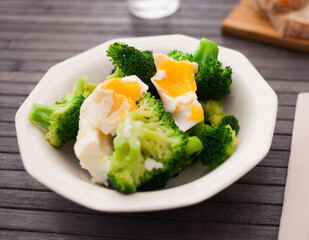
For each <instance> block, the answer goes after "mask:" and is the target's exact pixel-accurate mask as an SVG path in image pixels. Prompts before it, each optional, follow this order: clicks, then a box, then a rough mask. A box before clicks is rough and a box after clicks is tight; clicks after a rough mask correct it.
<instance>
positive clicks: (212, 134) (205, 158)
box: [190, 123, 237, 168]
mask: <svg viewBox="0 0 309 240" xmlns="http://www.w3.org/2000/svg"><path fill="white" fill-rule="evenodd" d="M190 134H192V135H195V136H197V137H198V138H199V139H200V140H201V142H202V143H203V146H204V149H203V150H202V151H201V152H200V154H199V155H198V159H199V160H200V161H201V162H202V164H203V165H205V166H207V167H210V168H216V167H217V166H219V165H220V164H221V163H223V162H224V161H225V160H226V159H228V158H229V157H230V156H231V155H232V153H233V152H234V149H235V147H236V145H237V137H236V133H235V131H234V130H233V129H232V128H231V127H230V125H225V126H219V127H211V126H209V125H207V124H203V123H200V124H197V125H195V126H194V127H193V128H192V129H190Z"/></svg>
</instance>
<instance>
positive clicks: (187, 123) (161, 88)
mask: <svg viewBox="0 0 309 240" xmlns="http://www.w3.org/2000/svg"><path fill="white" fill-rule="evenodd" d="M153 57H154V60H155V64H156V68H157V72H156V74H155V76H153V77H152V79H151V81H152V83H153V84H154V86H155V87H156V89H157V91H158V93H159V95H160V98H161V100H162V104H163V107H164V109H165V111H167V112H170V113H172V116H173V119H174V120H175V123H176V125H177V126H178V127H179V129H180V130H181V131H186V130H188V129H190V128H191V127H193V126H194V125H195V124H197V123H199V122H201V121H202V120H203V119H204V112H203V108H202V106H201V104H200V103H199V101H198V100H197V95H196V89H197V88H196V82H195V77H194V75H195V73H196V72H197V71H198V64H197V63H195V62H189V61H180V62H177V61H175V60H173V59H171V58H169V57H168V56H167V55H165V54H162V53H154V54H153Z"/></svg>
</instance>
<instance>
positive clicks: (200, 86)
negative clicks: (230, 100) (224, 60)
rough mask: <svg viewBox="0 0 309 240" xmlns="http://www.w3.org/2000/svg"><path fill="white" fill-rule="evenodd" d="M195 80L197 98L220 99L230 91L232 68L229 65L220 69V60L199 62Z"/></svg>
mask: <svg viewBox="0 0 309 240" xmlns="http://www.w3.org/2000/svg"><path fill="white" fill-rule="evenodd" d="M195 81H196V85H197V91H196V93H197V96H198V98H199V100H209V99H213V100H220V99H222V98H223V97H224V96H225V95H227V94H229V93H230V85H231V83H232V69H231V68H230V67H226V68H224V69H222V64H221V62H219V61H218V60H209V61H208V62H206V63H205V64H199V70H198V73H197V74H196V75H195Z"/></svg>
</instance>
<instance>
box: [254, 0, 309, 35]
mask: <svg viewBox="0 0 309 240" xmlns="http://www.w3.org/2000/svg"><path fill="white" fill-rule="evenodd" d="M251 2H252V5H253V7H254V8H255V9H256V10H259V11H264V12H265V13H266V14H267V16H268V17H269V19H270V21H271V23H272V24H273V26H274V27H275V28H276V30H277V31H278V32H279V34H280V35H282V36H287V37H295V38H304V39H309V0H251Z"/></svg>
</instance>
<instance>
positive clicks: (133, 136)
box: [108, 94, 187, 194]
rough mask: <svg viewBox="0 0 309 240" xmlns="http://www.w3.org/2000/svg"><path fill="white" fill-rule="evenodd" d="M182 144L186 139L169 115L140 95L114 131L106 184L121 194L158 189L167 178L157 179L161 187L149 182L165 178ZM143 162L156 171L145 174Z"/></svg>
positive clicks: (156, 102) (179, 157) (179, 155)
mask: <svg viewBox="0 0 309 240" xmlns="http://www.w3.org/2000/svg"><path fill="white" fill-rule="evenodd" d="M186 144H187V138H186V137H185V136H184V134H183V133H182V132H181V131H180V130H179V129H178V127H177V126H176V124H175V122H174V120H173V118H172V116H171V114H170V113H166V112H165V111H164V109H163V106H162V103H161V101H160V100H158V99H155V98H154V97H152V96H151V95H150V94H143V96H142V98H141V99H140V100H139V101H138V108H137V109H136V110H134V111H132V112H129V113H127V114H126V115H125V117H124V121H123V122H122V123H120V124H119V126H118V128H117V136H116V137H115V139H114V148H115V151H114V153H113V156H112V157H111V158H110V160H111V169H110V171H109V173H108V178H109V181H110V182H111V184H112V185H113V187H114V188H115V189H116V190H118V191H119V192H122V193H125V194H129V193H134V192H136V190H137V189H138V188H139V187H140V188H141V189H154V188H157V187H160V188H161V187H163V186H164V185H165V184H166V182H167V180H168V178H169V177H165V178H162V177H161V178H160V179H161V183H158V182H156V183H153V184H151V183H150V182H149V181H151V180H152V179H154V178H155V177H156V176H157V175H161V176H162V175H165V176H169V175H170V171H171V169H172V167H173V166H174V165H176V164H177V163H178V162H179V161H181V160H182V157H183V155H184V153H185V148H186ZM146 162H148V163H149V162H151V163H152V164H155V165H156V167H154V168H151V169H149V168H148V170H147V163H146ZM148 167H149V166H148ZM156 178H157V177H156ZM158 178H159V177H158ZM142 185H143V186H142Z"/></svg>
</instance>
